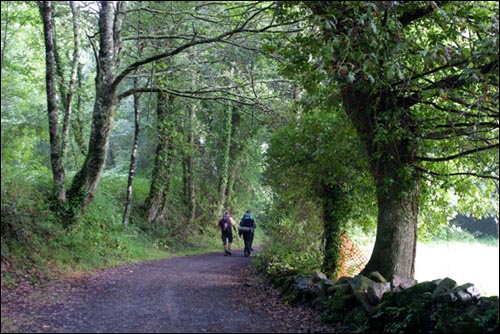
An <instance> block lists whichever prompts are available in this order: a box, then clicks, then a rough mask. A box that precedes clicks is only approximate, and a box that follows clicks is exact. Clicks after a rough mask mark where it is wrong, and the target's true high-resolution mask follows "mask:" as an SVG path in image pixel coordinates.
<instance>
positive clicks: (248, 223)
mask: <svg viewBox="0 0 500 334" xmlns="http://www.w3.org/2000/svg"><path fill="white" fill-rule="evenodd" d="M256 227H257V225H256V224H255V219H253V216H252V211H250V210H247V212H245V214H244V215H243V218H241V221H240V227H239V228H238V235H239V236H240V237H241V236H242V235H243V241H244V242H245V249H244V250H243V253H244V254H245V256H247V257H248V256H250V254H251V253H252V251H253V248H252V243H253V236H254V231H255V228H256Z"/></svg>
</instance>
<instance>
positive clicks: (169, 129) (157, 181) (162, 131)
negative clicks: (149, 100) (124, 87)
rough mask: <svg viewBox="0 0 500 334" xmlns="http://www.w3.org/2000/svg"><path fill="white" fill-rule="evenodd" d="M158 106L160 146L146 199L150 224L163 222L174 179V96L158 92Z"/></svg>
mask: <svg viewBox="0 0 500 334" xmlns="http://www.w3.org/2000/svg"><path fill="white" fill-rule="evenodd" d="M157 96H158V102H157V106H156V114H157V118H158V119H157V131H158V134H157V136H158V144H157V145H156V156H155V162H154V167H153V172H152V175H151V188H150V190H149V195H148V197H147V198H146V207H147V211H148V215H147V217H148V223H150V224H151V223H158V222H160V221H162V219H163V217H164V215H165V213H166V209H167V196H168V192H169V190H170V181H171V178H172V159H173V156H174V152H173V151H174V147H173V138H172V135H173V131H174V129H173V126H172V117H171V112H170V111H171V110H172V103H173V101H174V98H175V97H173V96H169V97H167V95H166V94H165V93H163V92H158V93H157Z"/></svg>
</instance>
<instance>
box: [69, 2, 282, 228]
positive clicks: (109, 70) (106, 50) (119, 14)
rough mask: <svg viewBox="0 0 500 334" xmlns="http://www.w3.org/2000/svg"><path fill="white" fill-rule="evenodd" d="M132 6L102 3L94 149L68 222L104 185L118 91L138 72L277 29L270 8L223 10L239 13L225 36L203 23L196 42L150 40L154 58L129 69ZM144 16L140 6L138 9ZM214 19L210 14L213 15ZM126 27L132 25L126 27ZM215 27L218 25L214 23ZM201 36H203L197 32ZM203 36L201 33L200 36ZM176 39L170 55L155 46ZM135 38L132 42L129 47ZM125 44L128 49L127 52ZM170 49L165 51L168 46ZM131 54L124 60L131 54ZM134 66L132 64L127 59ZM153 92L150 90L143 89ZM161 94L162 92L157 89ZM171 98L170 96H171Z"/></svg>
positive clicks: (72, 193)
mask: <svg viewBox="0 0 500 334" xmlns="http://www.w3.org/2000/svg"><path fill="white" fill-rule="evenodd" d="M220 5H221V4H217V3H210V4H204V5H200V6H198V7H197V8H195V9H196V10H200V11H201V12H203V15H207V13H205V11H206V10H207V9H210V8H212V7H218V6H220ZM126 6H127V2H125V1H120V2H109V1H102V2H100V3H99V10H98V14H99V18H98V36H99V44H98V52H97V60H96V62H97V65H98V66H97V74H96V95H95V103H94V109H93V118H92V128H91V133H90V140H89V149H88V152H87V156H86V159H85V161H84V163H83V166H82V167H81V169H80V170H79V172H78V173H77V174H76V175H75V177H74V179H73V181H72V184H71V187H70V189H69V190H68V193H67V194H68V202H69V206H68V208H69V210H68V216H67V217H68V219H67V222H68V223H70V222H71V220H72V219H73V217H74V216H75V215H76V214H77V213H78V212H79V211H81V210H85V208H86V207H87V206H88V204H89V203H90V202H91V201H92V198H93V194H94V192H95V190H96V188H97V185H98V183H99V181H100V179H101V176H102V173H103V170H104V166H105V161H106V156H107V153H108V146H109V137H110V133H111V129H112V126H113V121H114V117H115V110H116V107H117V101H118V93H117V89H118V87H119V85H120V84H121V83H122V82H123V81H124V80H125V79H126V78H127V77H128V76H129V75H130V74H131V73H133V72H134V71H135V70H136V69H138V68H141V67H143V66H145V65H148V64H151V63H154V62H158V61H161V60H164V59H167V58H171V57H174V56H176V55H179V54H181V53H182V52H184V51H185V50H188V49H190V48H194V47H196V46H199V45H204V44H210V43H215V42H227V41H228V40H229V39H230V38H231V37H232V36H234V35H236V34H240V33H260V32H265V31H267V30H269V29H272V28H273V27H274V26H273V23H272V21H270V20H267V17H266V19H264V20H261V18H262V17H264V16H265V15H267V13H268V10H269V6H270V5H269V4H268V5H262V4H260V3H259V2H252V3H247V4H245V5H242V6H239V5H236V6H235V8H232V7H231V6H229V7H227V6H226V4H224V6H226V7H225V8H224V10H227V11H228V12H232V11H233V10H235V11H236V12H237V14H238V15H236V16H235V18H236V19H233V18H232V17H231V16H229V18H230V20H229V22H227V21H224V18H223V19H221V20H220V21H219V22H218V24H220V28H222V31H221V30H216V29H214V30H208V33H209V34H210V33H213V35H204V33H205V30H204V28H203V26H202V25H201V23H200V26H198V27H193V31H192V38H189V39H186V38H185V37H183V36H156V37H155V36H146V37H144V38H145V39H148V40H150V41H151V45H150V48H149V49H148V51H149V53H148V54H145V55H144V56H143V57H142V58H141V59H138V60H132V61H131V62H128V63H127V64H122V63H121V60H122V58H123V57H122V52H123V51H122V49H123V47H124V43H123V41H122V25H123V19H124V17H125V14H126ZM138 7H139V8H134V9H136V10H141V9H142V8H141V4H138ZM209 13H210V12H209ZM126 23H127V22H126ZM211 24H212V25H215V23H214V22H213V21H212V22H211ZM198 30H199V31H198ZM199 32H202V33H201V34H199ZM169 39H173V40H175V42H171V43H169V44H168V45H167V47H166V51H165V49H162V48H161V47H158V46H157V45H156V44H155V41H156V40H169ZM130 40H133V38H129V41H130ZM128 45H129V43H126V44H125V46H128ZM163 46H165V45H163ZM96 48H97V45H96ZM127 52H128V49H127V50H126V51H125V54H128V53H127ZM125 59H126V60H128V61H130V60H131V58H125ZM143 89H146V90H147V89H151V87H147V88H143ZM154 89H155V91H158V87H155V88H154ZM134 92H137V91H129V92H128V93H122V94H121V96H122V97H124V96H127V94H128V95H130V94H133V93H134ZM166 92H167V93H169V91H166Z"/></svg>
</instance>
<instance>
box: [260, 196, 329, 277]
mask: <svg viewBox="0 0 500 334" xmlns="http://www.w3.org/2000/svg"><path fill="white" fill-rule="evenodd" d="M275 210H276V209H275ZM288 210H289V211H288V212H289V213H288V214H284V213H283V211H284V210H283V209H281V210H276V212H273V211H271V212H270V213H269V214H268V215H267V216H268V219H269V220H268V221H267V222H266V224H265V226H264V228H265V231H266V236H267V242H266V244H265V246H264V247H263V249H262V251H261V252H260V253H259V256H258V257H257V259H256V265H257V267H258V268H259V270H260V271H262V272H265V273H266V274H267V275H270V276H279V275H280V274H281V273H283V272H286V271H293V272H295V273H304V274H305V273H309V272H311V271H312V270H314V269H317V268H319V267H320V266H321V261H322V256H323V255H322V252H321V230H322V227H321V223H320V219H321V218H320V216H319V215H318V214H317V206H316V205H315V204H314V203H312V202H302V203H301V204H297V205H296V206H293V207H291V208H289V209H288Z"/></svg>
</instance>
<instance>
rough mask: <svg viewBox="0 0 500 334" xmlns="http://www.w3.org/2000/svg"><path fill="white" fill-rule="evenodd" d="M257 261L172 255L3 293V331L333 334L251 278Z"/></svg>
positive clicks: (235, 254) (238, 254)
mask: <svg viewBox="0 0 500 334" xmlns="http://www.w3.org/2000/svg"><path fill="white" fill-rule="evenodd" d="M251 260H252V259H251V258H247V257H244V256H243V254H242V252H241V250H239V251H238V250H237V251H234V252H233V256H227V257H226V256H223V254H222V252H219V253H210V254H205V255H193V256H182V257H174V258H169V259H162V260H157V261H151V262H143V263H137V264H133V265H126V266H120V267H116V268H112V269H107V270H103V271H100V272H98V273H95V274H93V275H91V276H88V277H83V278H80V279H73V280H71V281H69V282H65V283H57V284H54V285H51V286H49V287H47V288H46V289H45V290H44V291H39V292H37V293H31V294H30V296H29V297H26V298H25V299H24V300H22V301H21V300H20V299H19V298H15V297H14V296H10V297H8V298H6V299H5V300H4V296H3V293H2V332H4V330H6V328H7V329H11V330H15V331H21V332H52V333H60V332H76V333H78V332H79V333H84V332H86V333H99V332H102V333H111V332H124V333H144V332H149V333H152V332H163V333H204V332H212V333H215V332H217V333H270V332H282V333H286V332H328V331H333V328H330V327H328V326H325V325H321V324H320V323H319V321H318V318H317V315H315V314H314V313H311V311H310V310H308V309H305V308H298V307H291V306H287V305H283V304H281V303H280V302H279V299H278V296H277V294H276V292H273V291H272V290H270V289H267V288H265V287H264V286H263V285H262V284H259V283H258V282H257V281H256V280H255V277H253V276H252V275H251V274H250V269H249V264H250V261H251ZM4 320H5V323H4ZM7 324H8V327H5V326H4V325H7Z"/></svg>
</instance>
